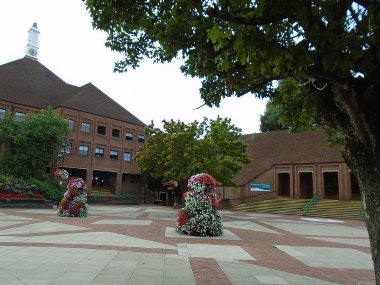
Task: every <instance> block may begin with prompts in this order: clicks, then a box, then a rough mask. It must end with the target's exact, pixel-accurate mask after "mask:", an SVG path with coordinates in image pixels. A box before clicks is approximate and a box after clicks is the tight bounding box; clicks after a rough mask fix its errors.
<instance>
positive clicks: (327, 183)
mask: <svg viewBox="0 0 380 285" xmlns="http://www.w3.org/2000/svg"><path fill="white" fill-rule="evenodd" d="M323 184H324V188H325V189H324V191H325V198H327V199H339V183H338V172H323Z"/></svg>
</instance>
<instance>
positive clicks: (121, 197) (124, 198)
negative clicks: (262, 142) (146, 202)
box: [116, 193, 142, 202]
mask: <svg viewBox="0 0 380 285" xmlns="http://www.w3.org/2000/svg"><path fill="white" fill-rule="evenodd" d="M116 197H117V198H118V199H119V200H122V201H127V200H129V201H132V202H141V200H142V197H140V196H136V195H132V194H128V193H116Z"/></svg>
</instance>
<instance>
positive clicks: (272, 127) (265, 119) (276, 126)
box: [260, 101, 289, 132]
mask: <svg viewBox="0 0 380 285" xmlns="http://www.w3.org/2000/svg"><path fill="white" fill-rule="evenodd" d="M282 113H283V108H282V106H281V105H278V104H277V105H276V104H274V103H273V102H272V101H269V102H268V103H267V105H266V107H265V112H264V114H263V115H261V116H260V131H261V132H271V131H277V130H287V129H289V126H287V125H284V124H281V123H280V122H279V119H280V116H281V115H282Z"/></svg>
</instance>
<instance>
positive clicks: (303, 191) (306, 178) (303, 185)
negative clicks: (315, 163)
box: [299, 172, 313, 199]
mask: <svg viewBox="0 0 380 285" xmlns="http://www.w3.org/2000/svg"><path fill="white" fill-rule="evenodd" d="M299 177H300V198H301V199H311V198H312V197H313V172H300V174H299Z"/></svg>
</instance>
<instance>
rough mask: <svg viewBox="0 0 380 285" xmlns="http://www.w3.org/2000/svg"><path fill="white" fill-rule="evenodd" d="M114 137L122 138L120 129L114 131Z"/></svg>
mask: <svg viewBox="0 0 380 285" xmlns="http://www.w3.org/2000/svg"><path fill="white" fill-rule="evenodd" d="M112 136H113V137H114V138H119V137H120V130H119V129H112Z"/></svg>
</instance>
